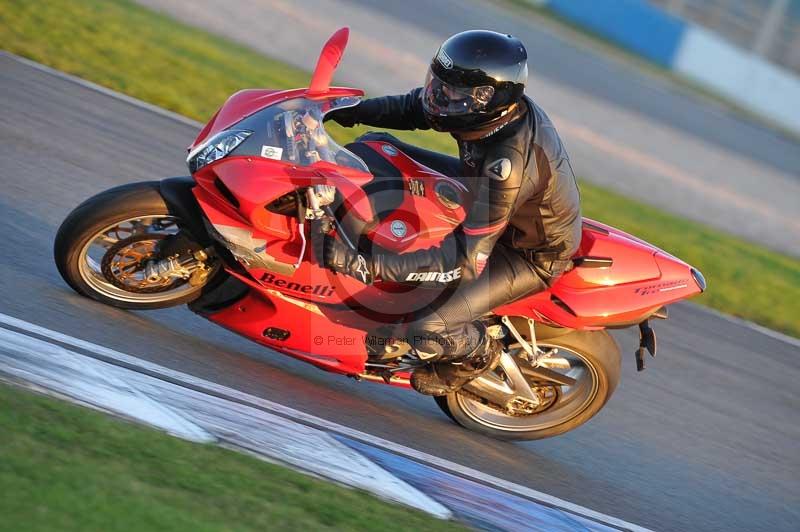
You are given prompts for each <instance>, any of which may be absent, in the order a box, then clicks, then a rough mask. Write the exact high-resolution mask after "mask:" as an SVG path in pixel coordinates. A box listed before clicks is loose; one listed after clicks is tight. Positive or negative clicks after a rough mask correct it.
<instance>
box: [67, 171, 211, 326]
mask: <svg viewBox="0 0 800 532" xmlns="http://www.w3.org/2000/svg"><path fill="white" fill-rule="evenodd" d="M137 218H153V219H159V218H163V219H164V220H170V222H171V223H174V224H175V225H176V226H178V227H179V226H180V220H178V219H176V218H175V216H174V215H173V214H171V213H170V209H169V207H168V206H167V204H166V202H165V201H164V199H163V198H162V197H161V193H160V187H159V183H158V182H157V181H148V182H141V183H131V184H128V185H122V186H119V187H115V188H112V189H110V190H107V191H105V192H101V193H100V194H98V195H96V196H93V197H91V198H89V199H88V200H86V201H84V202H83V203H81V204H80V205H79V206H78V207H76V208H75V210H73V211H72V212H71V213H70V214H69V216H67V218H66V219H65V220H64V222H63V223H62V224H61V227H59V229H58V233H57V234H56V238H55V243H54V246H53V255H54V258H55V262H56V266H57V267H58V271H59V273H60V274H61V277H63V278H64V280H65V281H66V282H67V284H69V285H70V287H72V288H73V289H74V290H75V291H76V292H78V293H79V294H81V295H83V296H86V297H89V298H91V299H95V300H97V301H100V302H101V303H105V304H106V305H111V306H113V307H118V308H124V309H132V310H148V309H158V308H166V307H174V306H177V305H181V304H184V303H189V302H191V301H193V300H195V299H197V298H198V297H200V295H201V294H202V293H203V290H204V288H205V287H210V286H212V285H215V284H217V283H218V282H220V281H221V279H220V277H224V274H223V272H222V271H221V269H220V270H219V271H217V272H216V273H214V274H212V277H211V278H209V280H208V282H207V283H206V284H205V285H204V286H197V287H191V286H188V284H185V283H184V284H183V285H179V286H176V287H175V288H172V289H169V290H164V291H163V293H150V294H134V293H131V294H130V295H127V294H126V293H125V291H124V290H122V289H120V288H117V289H116V290H115V289H114V287H113V286H111V285H110V283H109V288H108V289H104V285H103V279H102V276H103V273H102V272H100V273H99V275H98V274H97V273H96V272H94V271H90V269H89V268H88V266H87V256H88V255H87V253H88V252H87V251H86V250H87V248H88V247H89V246H90V245H92V242H94V241H95V239H97V238H98V237H100V236H101V235H102V234H103V231H104V229H106V228H109V227H113V226H114V225H115V224H121V223H123V222H125V221H127V220H135V219H137Z"/></svg>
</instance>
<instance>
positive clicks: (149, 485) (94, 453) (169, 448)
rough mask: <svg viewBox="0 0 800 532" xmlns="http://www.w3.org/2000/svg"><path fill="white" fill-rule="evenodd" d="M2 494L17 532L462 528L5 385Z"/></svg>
mask: <svg viewBox="0 0 800 532" xmlns="http://www.w3.org/2000/svg"><path fill="white" fill-rule="evenodd" d="M210 464H213V467H210V466H209V465H210ZM0 493H2V494H3V495H2V497H0V516H2V519H0V531H8V532H23V531H26V530H59V531H68V530H75V531H92V530H98V531H103V532H113V531H116V530H119V531H128V530H159V531H165V532H167V531H171V530H174V531H176V532H183V531H186V530H192V531H198V532H199V531H205V530H243V531H244V530H337V531H338V530H375V531H381V530H463V527H461V526H460V525H458V524H456V523H452V522H447V521H440V520H437V519H435V518H433V517H429V516H427V515H425V514H423V513H421V512H418V511H415V510H411V509H409V508H406V507H402V506H397V505H392V504H389V503H386V502H383V501H380V500H378V499H376V498H375V497H373V496H371V495H369V494H367V493H364V492H361V491H357V490H351V489H347V488H343V487H340V486H337V485H335V484H331V483H329V482H326V481H323V480H317V479H315V478H312V477H309V476H306V475H303V474H300V473H296V472H294V471H292V470H290V469H287V468H285V467H281V466H277V465H273V464H269V463H267V462H263V461H261V460H258V459H256V458H253V457H251V456H249V455H245V454H240V453H238V452H235V451H231V450H227V449H223V448H221V447H216V446H212V445H199V444H194V443H190V442H186V441H183V440H179V439H177V438H173V437H171V436H168V435H166V434H163V433H161V432H158V431H156V430H152V429H149V428H145V427H141V426H138V425H134V424H131V423H127V422H124V421H121V420H118V419H114V418H111V417H109V416H106V415H105V414H102V413H100V412H95V411H92V410H89V409H87V408H82V407H79V406H75V405H72V404H70V403H66V402H63V401H59V400H56V399H52V398H50V397H44V396H40V395H36V394H33V393H31V392H29V391H27V390H23V389H21V388H16V387H11V386H8V385H5V384H1V383H0Z"/></svg>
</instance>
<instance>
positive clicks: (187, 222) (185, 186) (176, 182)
mask: <svg viewBox="0 0 800 532" xmlns="http://www.w3.org/2000/svg"><path fill="white" fill-rule="evenodd" d="M158 184H159V193H160V194H161V197H162V198H164V203H166V204H167V208H168V209H169V212H170V214H172V215H173V216H175V217H177V218H179V219H180V220H181V228H182V229H185V230H186V231H188V232H189V233H190V235H191V236H192V238H193V239H194V240H195V241H197V242H198V243H200V244H202V245H204V246H209V245H212V244H214V239H213V238H211V235H209V234H208V231H207V230H206V226H205V224H204V223H203V218H204V214H203V210H202V209H201V208H200V205H198V203H197V200H196V199H195V197H194V194H193V193H192V189H193V188H194V187H195V186H196V185H197V184H196V183H195V182H194V179H192V178H191V177H189V176H183V177H169V178H167V179H163V180H161V181H160V182H159V183H158Z"/></svg>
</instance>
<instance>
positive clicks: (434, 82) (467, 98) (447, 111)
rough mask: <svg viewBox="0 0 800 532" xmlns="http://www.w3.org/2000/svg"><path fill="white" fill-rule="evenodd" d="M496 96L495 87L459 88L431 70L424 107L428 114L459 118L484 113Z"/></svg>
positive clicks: (426, 80) (428, 76)
mask: <svg viewBox="0 0 800 532" xmlns="http://www.w3.org/2000/svg"><path fill="white" fill-rule="evenodd" d="M492 96H494V87H492V86H491V85H485V86H482V87H457V86H455V85H451V84H449V83H446V82H444V81H442V80H441V79H439V77H438V76H437V75H436V74H434V73H433V72H432V71H431V70H430V69H428V75H427V77H426V78H425V88H424V90H423V93H422V105H423V107H424V108H425V111H426V112H427V113H428V114H431V115H436V116H459V115H468V114H474V113H482V112H484V111H485V110H486V106H487V105H488V104H489V102H490V101H491V100H492Z"/></svg>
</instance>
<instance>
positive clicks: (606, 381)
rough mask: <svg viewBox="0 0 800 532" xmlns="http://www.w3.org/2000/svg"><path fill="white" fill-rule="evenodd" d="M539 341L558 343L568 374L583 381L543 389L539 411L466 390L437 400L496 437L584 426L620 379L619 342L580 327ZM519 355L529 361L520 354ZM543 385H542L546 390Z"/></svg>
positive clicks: (544, 434)
mask: <svg viewBox="0 0 800 532" xmlns="http://www.w3.org/2000/svg"><path fill="white" fill-rule="evenodd" d="M539 347H540V348H542V349H545V350H547V349H549V348H556V349H558V354H556V355H555V356H556V357H558V358H559V359H560V360H566V361H567V362H569V370H568V371H566V374H567V375H569V376H571V377H573V378H575V379H576V381H577V382H576V384H575V385H574V386H569V387H567V386H556V387H553V388H552V391H551V392H550V393H542V395H541V397H543V398H544V397H546V398H547V401H544V406H543V407H541V408H540V409H537V411H536V413H533V414H529V415H520V414H510V413H508V412H507V411H505V410H503V409H501V408H500V407H498V406H496V405H491V404H489V403H487V402H486V401H481V400H480V399H479V398H478V397H476V396H474V395H472V394H470V393H469V392H465V391H459V392H456V393H452V394H449V395H446V396H443V397H436V398H435V399H436V403H437V404H438V405H439V407H440V408H441V409H442V411H444V413H445V414H447V415H448V416H449V417H450V418H451V419H452V420H453V421H455V422H456V423H458V424H459V425H461V426H463V427H465V428H467V429H470V430H472V431H475V432H479V433H482V434H485V435H487V436H490V437H492V438H496V439H502V440H538V439H542V438H550V437H553V436H557V435H559V434H563V433H565V432H568V431H570V430H573V429H575V428H577V427H579V426H580V425H582V424H584V423H586V422H587V421H589V419H591V418H592V417H594V415H595V414H597V413H598V412H599V411H600V410H601V409H602V408H603V406H604V405H605V404H606V402H608V400H609V399H610V398H611V395H612V393H613V392H614V389H615V388H616V387H617V384H618V383H619V377H620V372H621V353H620V350H619V346H618V345H617V343H616V342H615V341H614V339H613V338H612V337H611V335H610V334H609V333H608V332H607V331H575V332H572V333H569V334H566V335H564V336H558V337H555V338H551V339H548V340H542V341H540V342H539ZM512 353H513V350H512ZM515 360H516V361H517V362H518V363H519V364H524V363H525V362H524V361H522V360H519V359H518V358H516V357H515ZM551 369H552V368H551ZM481 378H490V379H496V381H497V382H500V383H502V382H503V381H504V380H505V381H508V380H509V379H508V377H507V376H505V375H504V372H503V369H502V366H499V367H498V369H496V370H495V371H494V372H493V374H491V375H487V376H486V377H481ZM525 381H526V383H527V384H528V385H531V381H530V378H528V377H526V378H525ZM512 386H513V385H512ZM531 388H534V389H536V388H537V387H536V386H531ZM542 389H543V387H541V386H539V387H538V390H539V391H540V392H541V391H542ZM544 391H545V392H547V391H548V390H544Z"/></svg>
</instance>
